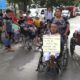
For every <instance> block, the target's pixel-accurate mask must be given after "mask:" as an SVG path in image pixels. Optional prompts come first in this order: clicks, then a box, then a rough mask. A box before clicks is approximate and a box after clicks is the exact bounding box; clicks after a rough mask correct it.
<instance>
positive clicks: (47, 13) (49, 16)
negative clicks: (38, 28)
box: [44, 11, 53, 20]
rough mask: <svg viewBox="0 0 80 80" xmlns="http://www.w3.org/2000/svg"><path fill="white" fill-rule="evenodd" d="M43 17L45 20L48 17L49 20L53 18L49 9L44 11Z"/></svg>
mask: <svg viewBox="0 0 80 80" xmlns="http://www.w3.org/2000/svg"><path fill="white" fill-rule="evenodd" d="M44 17H45V20H48V19H49V20H51V19H52V18H53V13H52V11H50V12H49V11H46V12H45V16H44Z"/></svg>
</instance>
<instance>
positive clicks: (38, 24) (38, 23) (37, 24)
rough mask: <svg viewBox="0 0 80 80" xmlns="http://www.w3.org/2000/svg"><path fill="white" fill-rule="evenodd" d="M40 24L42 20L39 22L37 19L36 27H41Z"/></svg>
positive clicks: (35, 21)
mask: <svg viewBox="0 0 80 80" xmlns="http://www.w3.org/2000/svg"><path fill="white" fill-rule="evenodd" d="M40 24H41V20H40V19H39V20H37V19H35V20H34V25H35V26H36V27H40Z"/></svg>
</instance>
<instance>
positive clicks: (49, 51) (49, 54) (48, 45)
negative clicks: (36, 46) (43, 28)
mask: <svg viewBox="0 0 80 80" xmlns="http://www.w3.org/2000/svg"><path fill="white" fill-rule="evenodd" d="M49 31H50V33H48V34H47V35H44V36H43V53H44V54H43V61H44V62H48V63H49V68H50V69H52V68H53V66H54V62H55V60H57V59H58V58H60V57H61V56H62V55H61V52H62V51H61V50H62V49H61V47H62V44H63V38H61V35H60V33H59V32H58V26H57V25H56V24H51V26H50V30H49Z"/></svg>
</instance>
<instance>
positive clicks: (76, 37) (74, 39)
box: [70, 32, 80, 57]
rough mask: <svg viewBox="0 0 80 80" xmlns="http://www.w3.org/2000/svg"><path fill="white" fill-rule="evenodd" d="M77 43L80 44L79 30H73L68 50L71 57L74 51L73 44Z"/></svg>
mask: <svg viewBox="0 0 80 80" xmlns="http://www.w3.org/2000/svg"><path fill="white" fill-rule="evenodd" d="M76 45H79V46H80V32H74V33H73V36H72V38H71V40H70V52H71V56H72V57H73V55H74V53H75V52H74V51H75V46H76Z"/></svg>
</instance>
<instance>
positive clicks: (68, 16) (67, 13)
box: [62, 10, 70, 19]
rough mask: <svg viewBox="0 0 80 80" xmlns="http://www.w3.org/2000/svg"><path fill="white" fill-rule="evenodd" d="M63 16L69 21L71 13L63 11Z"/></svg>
mask: <svg viewBox="0 0 80 80" xmlns="http://www.w3.org/2000/svg"><path fill="white" fill-rule="evenodd" d="M62 16H63V17H66V18H68V19H69V18H70V12H69V10H63V11H62Z"/></svg>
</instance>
